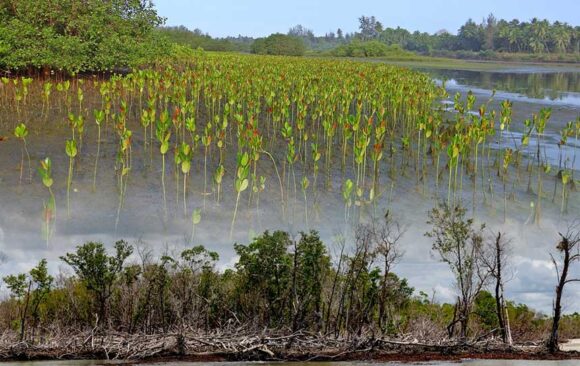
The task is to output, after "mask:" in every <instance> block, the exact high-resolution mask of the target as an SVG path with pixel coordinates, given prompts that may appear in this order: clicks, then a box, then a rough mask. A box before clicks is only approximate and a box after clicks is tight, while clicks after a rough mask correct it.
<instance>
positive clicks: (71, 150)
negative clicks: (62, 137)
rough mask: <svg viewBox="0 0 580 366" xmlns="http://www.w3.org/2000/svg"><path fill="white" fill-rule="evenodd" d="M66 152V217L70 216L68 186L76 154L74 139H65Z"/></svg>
mask: <svg viewBox="0 0 580 366" xmlns="http://www.w3.org/2000/svg"><path fill="white" fill-rule="evenodd" d="M65 151H66V154H67V156H68V158H69V159H68V178H67V180H66V213H67V217H70V186H71V183H72V177H73V166H74V159H75V157H76V156H77V153H78V150H77V143H76V141H75V140H67V141H66V149H65Z"/></svg>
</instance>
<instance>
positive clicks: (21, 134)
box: [14, 123, 32, 184]
mask: <svg viewBox="0 0 580 366" xmlns="http://www.w3.org/2000/svg"><path fill="white" fill-rule="evenodd" d="M14 136H15V137H16V138H19V139H21V140H22V154H21V159H20V180H19V184H22V173H23V171H24V153H26V157H27V158H28V181H29V182H32V166H31V165H30V154H29V153H28V146H27V144H26V136H28V128H26V125H25V124H24V123H20V124H19V125H18V126H16V128H15V129H14Z"/></svg>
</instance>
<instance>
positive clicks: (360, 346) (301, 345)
mask: <svg viewBox="0 0 580 366" xmlns="http://www.w3.org/2000/svg"><path fill="white" fill-rule="evenodd" d="M17 339H18V335H17V334H14V333H5V334H2V335H0V360H7V359H26V360H28V359H86V358H92V359H95V358H97V359H109V360H143V359H154V358H166V357H183V358H189V359H193V358H195V359H199V360H269V361H274V360H287V361H293V360H296V361H297V360H311V361H313V360H343V359H369V358H375V357H377V355H379V357H378V358H380V356H381V355H383V356H384V355H395V354H398V355H421V354H424V355H427V354H439V355H461V354H468V355H473V354H484V353H488V352H493V353H494V354H499V353H502V354H529V355H532V354H537V353H538V352H539V351H540V350H541V349H542V344H541V343H538V344H528V345H517V346H509V345H506V344H503V343H501V342H500V341H499V340H497V339H494V338H492V339H487V340H477V341H475V340H474V341H471V342H460V343H458V342H456V341H453V340H450V339H441V340H440V341H438V342H428V341H425V340H418V339H416V338H414V337H412V336H407V337H404V336H402V337H398V338H386V337H374V336H373V335H372V333H370V332H369V334H363V335H361V336H357V337H334V336H325V335H323V334H319V333H313V332H308V331H298V332H294V333H289V332H283V331H275V330H263V331H255V330H254V331H251V330H232V331H227V332H226V331H222V332H218V331H215V332H209V333H207V332H202V331H195V330H193V329H187V330H181V331H178V332H177V331H174V332H168V333H163V334H150V335H147V334H128V333H120V332H112V331H107V332H106V333H99V332H96V331H95V330H94V329H90V330H87V331H84V332H64V333H53V334H50V335H44V336H43V337H42V339H37V340H36V341H35V342H18V341H17ZM569 355H570V356H572V357H574V354H569ZM575 357H578V355H577V354H575ZM526 358H527V357H526ZM427 359H428V358H427Z"/></svg>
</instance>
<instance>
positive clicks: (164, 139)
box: [156, 111, 171, 217]
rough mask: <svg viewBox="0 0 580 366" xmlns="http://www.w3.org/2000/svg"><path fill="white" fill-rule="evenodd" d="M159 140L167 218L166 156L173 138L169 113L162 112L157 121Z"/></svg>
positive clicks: (164, 204)
mask: <svg viewBox="0 0 580 366" xmlns="http://www.w3.org/2000/svg"><path fill="white" fill-rule="evenodd" d="M156 135H157V140H158V141H159V144H160V146H159V152H160V153H161V157H162V163H161V164H162V165H161V186H162V187H163V211H164V213H165V217H167V199H166V193H165V155H166V154H167V151H169V139H170V138H171V131H169V115H168V113H167V111H163V112H161V115H160V116H159V121H157V129H156Z"/></svg>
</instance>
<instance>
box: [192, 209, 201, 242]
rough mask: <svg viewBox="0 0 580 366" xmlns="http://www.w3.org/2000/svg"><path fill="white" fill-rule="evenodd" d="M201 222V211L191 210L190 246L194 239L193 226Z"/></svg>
mask: <svg viewBox="0 0 580 366" xmlns="http://www.w3.org/2000/svg"><path fill="white" fill-rule="evenodd" d="M200 221H201V210H200V209H199V208H196V209H195V210H193V214H192V215H191V244H193V240H194V239H195V226H196V225H197V224H199V223H200Z"/></svg>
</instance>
